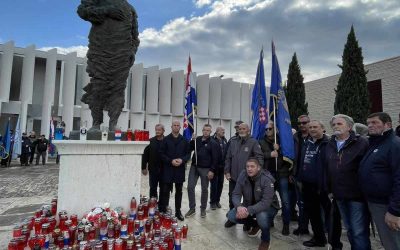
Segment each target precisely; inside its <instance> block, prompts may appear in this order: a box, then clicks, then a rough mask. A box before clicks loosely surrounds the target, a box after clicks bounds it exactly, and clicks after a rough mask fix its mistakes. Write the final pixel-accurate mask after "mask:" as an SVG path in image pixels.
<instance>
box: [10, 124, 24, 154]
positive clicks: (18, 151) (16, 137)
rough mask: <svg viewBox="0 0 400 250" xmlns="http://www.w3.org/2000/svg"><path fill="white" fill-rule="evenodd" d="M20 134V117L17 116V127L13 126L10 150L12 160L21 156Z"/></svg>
mask: <svg viewBox="0 0 400 250" xmlns="http://www.w3.org/2000/svg"><path fill="white" fill-rule="evenodd" d="M21 147H22V133H21V128H20V116H18V121H17V126H15V133H14V145H13V150H12V159H17V158H18V155H21Z"/></svg>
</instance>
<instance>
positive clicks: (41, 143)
mask: <svg viewBox="0 0 400 250" xmlns="http://www.w3.org/2000/svg"><path fill="white" fill-rule="evenodd" d="M33 144H34V145H33V146H34V147H36V149H37V151H38V152H39V153H41V152H45V151H47V148H48V146H49V141H48V140H47V139H46V138H44V139H40V138H39V139H37V140H36V141H35V142H34V143H33Z"/></svg>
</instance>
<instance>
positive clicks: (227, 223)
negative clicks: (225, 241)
mask: <svg viewBox="0 0 400 250" xmlns="http://www.w3.org/2000/svg"><path fill="white" fill-rule="evenodd" d="M234 225H236V223H233V222H232V221H230V220H227V221H226V222H225V227H226V228H229V227H233V226H234Z"/></svg>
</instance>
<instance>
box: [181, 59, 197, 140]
mask: <svg viewBox="0 0 400 250" xmlns="http://www.w3.org/2000/svg"><path fill="white" fill-rule="evenodd" d="M192 85H193V74H192V61H191V59H190V56H189V63H188V66H187V75H186V83H185V86H186V88H185V111H184V117H183V137H185V138H186V140H191V139H192V135H193V133H194V119H195V117H194V114H195V112H196V105H197V98H196V90H195V89H194V88H193V87H192Z"/></svg>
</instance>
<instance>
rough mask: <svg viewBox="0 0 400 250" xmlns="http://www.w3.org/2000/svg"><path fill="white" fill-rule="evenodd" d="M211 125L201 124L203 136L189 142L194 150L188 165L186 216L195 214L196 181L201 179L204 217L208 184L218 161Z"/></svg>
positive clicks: (216, 145) (201, 213) (201, 210)
mask: <svg viewBox="0 0 400 250" xmlns="http://www.w3.org/2000/svg"><path fill="white" fill-rule="evenodd" d="M211 129H212V128H211V125H210V124H205V125H204V126H203V130H202V132H203V136H198V137H197V138H196V139H195V140H196V141H195V140H192V141H191V142H190V151H194V154H193V157H192V166H191V167H190V172H189V177H188V178H189V180H188V187H187V190H188V197H189V211H188V212H187V213H186V214H185V217H186V218H189V217H192V216H193V215H195V214H196V197H195V192H194V190H195V188H196V184H197V181H198V180H199V177H200V181H201V206H200V216H201V217H202V218H204V217H206V208H207V199H208V184H209V181H210V180H211V179H212V178H213V177H214V172H215V170H216V168H217V163H218V150H219V149H218V144H217V143H216V142H215V141H214V140H213V139H212V138H211Z"/></svg>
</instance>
